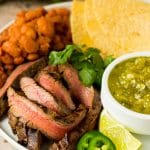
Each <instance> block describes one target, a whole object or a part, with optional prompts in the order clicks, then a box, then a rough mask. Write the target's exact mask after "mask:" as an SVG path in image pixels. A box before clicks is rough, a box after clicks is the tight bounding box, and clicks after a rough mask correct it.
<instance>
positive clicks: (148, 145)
mask: <svg viewBox="0 0 150 150" xmlns="http://www.w3.org/2000/svg"><path fill="white" fill-rule="evenodd" d="M147 1H150V0H147ZM70 6H71V3H70V2H66V3H59V4H54V5H48V6H46V7H45V8H46V9H50V8H54V7H67V8H70ZM11 23H12V22H10V23H8V24H7V25H5V26H4V28H2V29H0V32H2V31H3V30H4V29H5V28H7V27H8V26H9V25H10V24H11ZM0 136H2V137H3V138H4V139H6V140H7V141H8V142H9V143H10V144H11V145H12V146H13V147H14V148H15V149H17V150H27V149H26V148H25V147H23V146H22V145H20V144H18V143H17V137H16V136H15V135H14V134H13V133H12V131H11V128H10V126H9V124H8V119H7V117H5V118H4V119H2V120H1V121H0ZM135 136H136V137H137V138H138V139H139V140H141V142H142V143H143V150H149V149H150V136H142V135H135ZM0 149H1V147H0ZM2 149H6V150H7V146H6V147H5V146H4V147H3V148H2Z"/></svg>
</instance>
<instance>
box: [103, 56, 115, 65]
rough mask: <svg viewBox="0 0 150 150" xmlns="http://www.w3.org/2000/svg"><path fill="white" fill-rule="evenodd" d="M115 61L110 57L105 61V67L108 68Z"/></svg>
mask: <svg viewBox="0 0 150 150" xmlns="http://www.w3.org/2000/svg"><path fill="white" fill-rule="evenodd" d="M113 60H114V58H113V56H108V57H106V58H105V59H104V64H105V67H107V66H108V65H109V64H110V63H111V62H112V61H113Z"/></svg>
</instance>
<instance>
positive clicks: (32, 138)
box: [8, 109, 42, 150]
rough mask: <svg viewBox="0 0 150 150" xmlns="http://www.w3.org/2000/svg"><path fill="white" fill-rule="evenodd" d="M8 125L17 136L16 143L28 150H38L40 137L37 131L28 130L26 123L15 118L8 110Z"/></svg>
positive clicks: (40, 141)
mask: <svg viewBox="0 0 150 150" xmlns="http://www.w3.org/2000/svg"><path fill="white" fill-rule="evenodd" d="M8 117H9V124H10V126H11V128H12V130H13V132H14V134H17V136H18V142H19V143H21V144H23V145H25V146H26V145H27V147H28V149H29V150H40V147H41V143H42V135H41V133H40V132H39V131H38V130H35V129H31V128H28V127H27V126H26V123H24V122H22V120H21V119H19V117H18V118H17V117H15V116H14V114H13V113H12V110H11V109H10V110H9V111H8Z"/></svg>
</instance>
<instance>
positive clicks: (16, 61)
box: [14, 56, 24, 65]
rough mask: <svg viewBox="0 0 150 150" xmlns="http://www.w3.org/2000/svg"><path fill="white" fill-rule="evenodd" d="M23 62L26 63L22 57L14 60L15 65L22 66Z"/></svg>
mask: <svg viewBox="0 0 150 150" xmlns="http://www.w3.org/2000/svg"><path fill="white" fill-rule="evenodd" d="M23 62H24V58H23V57H22V56H19V57H16V58H14V64H15V65H19V64H22V63H23Z"/></svg>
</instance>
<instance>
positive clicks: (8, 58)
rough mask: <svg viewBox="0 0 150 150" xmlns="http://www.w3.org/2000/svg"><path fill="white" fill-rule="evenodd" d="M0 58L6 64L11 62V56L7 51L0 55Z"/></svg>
mask: <svg viewBox="0 0 150 150" xmlns="http://www.w3.org/2000/svg"><path fill="white" fill-rule="evenodd" d="M0 60H1V61H2V62H3V63H4V64H6V65H12V64H13V58H12V57H11V56H10V55H9V54H7V53H5V54H4V55H3V56H1V57H0Z"/></svg>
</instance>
